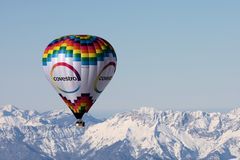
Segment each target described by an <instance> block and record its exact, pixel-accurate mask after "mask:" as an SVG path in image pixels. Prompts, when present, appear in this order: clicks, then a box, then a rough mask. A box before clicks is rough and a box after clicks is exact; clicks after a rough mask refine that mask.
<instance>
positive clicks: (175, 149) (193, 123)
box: [0, 105, 240, 160]
mask: <svg viewBox="0 0 240 160" xmlns="http://www.w3.org/2000/svg"><path fill="white" fill-rule="evenodd" d="M84 119H85V122H86V124H87V126H86V127H85V128H84V129H79V128H76V127H75V126H74V122H75V118H74V117H73V116H72V113H71V112H70V111H69V110H68V109H66V110H55V111H49V112H44V113H38V112H36V111H28V110H21V109H18V108H16V107H14V106H12V105H6V106H3V107H0V142H1V143H0V155H1V157H0V159H6V160H8V159H29V157H31V156H34V159H41V160H43V159H44V160H45V159H60V160H61V159H86V160H88V159H90V160H99V159H104V160H113V159H114V160H134V159H139V160H145V159H149V160H155V159H156V160H158V159H184V160H185V159H240V108H236V109H234V110H232V111H230V112H228V113H207V112H202V111H195V112H179V111H159V110H156V109H154V108H149V107H142V108H140V109H138V110H133V111H131V112H126V113H119V114H116V115H115V116H113V117H111V118H109V119H107V120H105V121H101V120H98V119H95V118H93V117H92V116H90V115H88V114H87V115H85V116H84Z"/></svg>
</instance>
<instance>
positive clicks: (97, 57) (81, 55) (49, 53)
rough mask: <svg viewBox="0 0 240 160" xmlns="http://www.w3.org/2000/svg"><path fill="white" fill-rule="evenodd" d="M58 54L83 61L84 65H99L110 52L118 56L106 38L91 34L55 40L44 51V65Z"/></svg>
mask: <svg viewBox="0 0 240 160" xmlns="http://www.w3.org/2000/svg"><path fill="white" fill-rule="evenodd" d="M58 54H64V55H65V57H72V58H73V61H81V64H82V65H97V62H98V61H103V60H104V58H105V57H109V54H113V57H115V58H116V54H115V52H114V49H113V48H112V46H111V45H110V44H109V43H108V42H107V41H106V40H104V39H102V38H100V37H96V36H90V35H68V36H63V37H61V38H58V39H55V40H53V41H52V42H51V43H50V44H49V45H48V46H47V48H46V49H45V51H44V54H43V58H42V65H43V66H46V65H47V62H51V59H52V58H53V57H57V56H58Z"/></svg>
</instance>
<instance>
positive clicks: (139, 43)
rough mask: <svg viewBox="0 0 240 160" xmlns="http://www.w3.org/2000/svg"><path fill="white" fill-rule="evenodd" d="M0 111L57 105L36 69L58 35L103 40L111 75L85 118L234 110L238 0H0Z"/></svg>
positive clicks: (239, 71)
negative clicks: (110, 54) (110, 55)
mask: <svg viewBox="0 0 240 160" xmlns="http://www.w3.org/2000/svg"><path fill="white" fill-rule="evenodd" d="M0 6H1V9H0V19H1V21H0V35H1V38H0V44H1V52H0V55H1V63H0V74H1V79H0V81H1V83H0V105H4V104H14V105H16V106H18V107H20V108H24V109H35V110H38V111H46V110H51V109H59V108H64V107H65V104H64V103H63V101H62V100H61V99H60V97H59V96H58V95H57V93H55V91H54V89H53V88H52V87H51V86H50V84H49V83H48V81H47V80H46V78H45V77H44V73H43V70H42V67H41V56H42V53H43V51H44V49H45V47H46V45H47V44H48V43H49V42H50V41H51V40H53V39H54V38H58V37H60V36H63V35H66V34H93V35H97V36H100V37H103V38H104V39H107V40H108V41H109V42H110V43H111V44H112V45H113V47H114V48H115V51H116V53H117V55H118V68H117V72H116V74H115V76H114V78H113V80H112V81H111V83H110V84H109V85H108V86H107V88H106V89H105V91H104V92H103V93H102V95H101V96H100V97H99V98H98V100H97V102H96V103H95V105H94V106H93V107H92V109H91V111H90V113H91V114H93V115H95V116H98V117H107V116H110V115H112V114H113V113H116V112H123V111H128V110H131V109H133V108H138V107H141V106H152V107H155V108H157V109H160V110H166V109H173V110H204V111H220V112H224V111H228V110H230V109H232V108H234V107H237V106H239V104H240V62H239V59H240V45H239V44H240V38H239V37H240V30H239V28H240V21H239V17H240V10H239V6H240V1H237V0H235V1H234V0H233V1H221V0H218V1H205V0H203V1H160V0H159V1H157V0H156V1H151V3H150V1H148V2H147V1H137V0H135V1H110V0H108V1H80V0H79V1H77V0H76V1H61V2H60V1H55V0H51V1H46V0H45V1H44V0H42V1H30V0H29V1H26V0H23V1H11V0H9V1H0Z"/></svg>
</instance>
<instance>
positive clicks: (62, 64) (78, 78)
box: [42, 35, 117, 126]
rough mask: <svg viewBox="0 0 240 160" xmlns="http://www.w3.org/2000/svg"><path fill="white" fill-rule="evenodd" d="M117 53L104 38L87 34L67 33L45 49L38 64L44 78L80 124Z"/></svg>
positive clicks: (105, 81)
mask: <svg viewBox="0 0 240 160" xmlns="http://www.w3.org/2000/svg"><path fill="white" fill-rule="evenodd" d="M116 63H117V57H116V54H115V51H114V49H113V47H112V46H111V45H110V43H108V42H107V41H106V40H104V39H102V38H100V37H97V36H91V35H67V36H63V37H60V38H58V39H55V40H53V41H52V42H51V43H50V44H49V45H48V46H47V48H46V49H45V51H44V53H43V57H42V66H43V70H44V72H45V75H46V77H47V79H48V81H49V82H50V83H51V84H52V86H53V87H54V89H55V90H56V91H57V93H58V94H59V96H60V97H61V98H62V99H63V101H64V102H65V103H66V105H67V106H68V108H69V109H70V110H71V111H72V113H73V115H74V116H75V117H76V119H77V122H76V126H84V125H85V123H84V122H83V121H82V117H83V115H84V113H86V112H88V111H89V109H90V108H91V107H92V105H93V104H94V102H95V101H96V100H97V98H98V97H99V95H100V94H101V93H102V91H103V90H104V88H105V87H106V86H107V84H108V83H109V82H110V81H111V79H112V77H113V75H114V73H115V71H116Z"/></svg>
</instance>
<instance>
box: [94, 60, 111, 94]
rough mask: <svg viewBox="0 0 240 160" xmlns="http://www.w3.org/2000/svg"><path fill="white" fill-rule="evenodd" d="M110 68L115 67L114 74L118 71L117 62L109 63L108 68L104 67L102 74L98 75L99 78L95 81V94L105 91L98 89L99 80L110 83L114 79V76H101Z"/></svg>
mask: <svg viewBox="0 0 240 160" xmlns="http://www.w3.org/2000/svg"><path fill="white" fill-rule="evenodd" d="M110 66H113V67H114V72H113V74H114V73H115V71H116V63H115V62H109V63H108V64H107V65H106V66H104V67H103V69H102V70H101V72H100V73H99V74H98V76H97V78H96V79H95V81H94V90H95V92H97V93H102V91H103V90H100V89H98V88H97V84H98V81H99V80H108V81H110V80H111V79H112V76H113V75H112V76H110V77H101V74H102V73H103V72H104V71H105V70H106V69H107V68H108V67H110Z"/></svg>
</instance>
